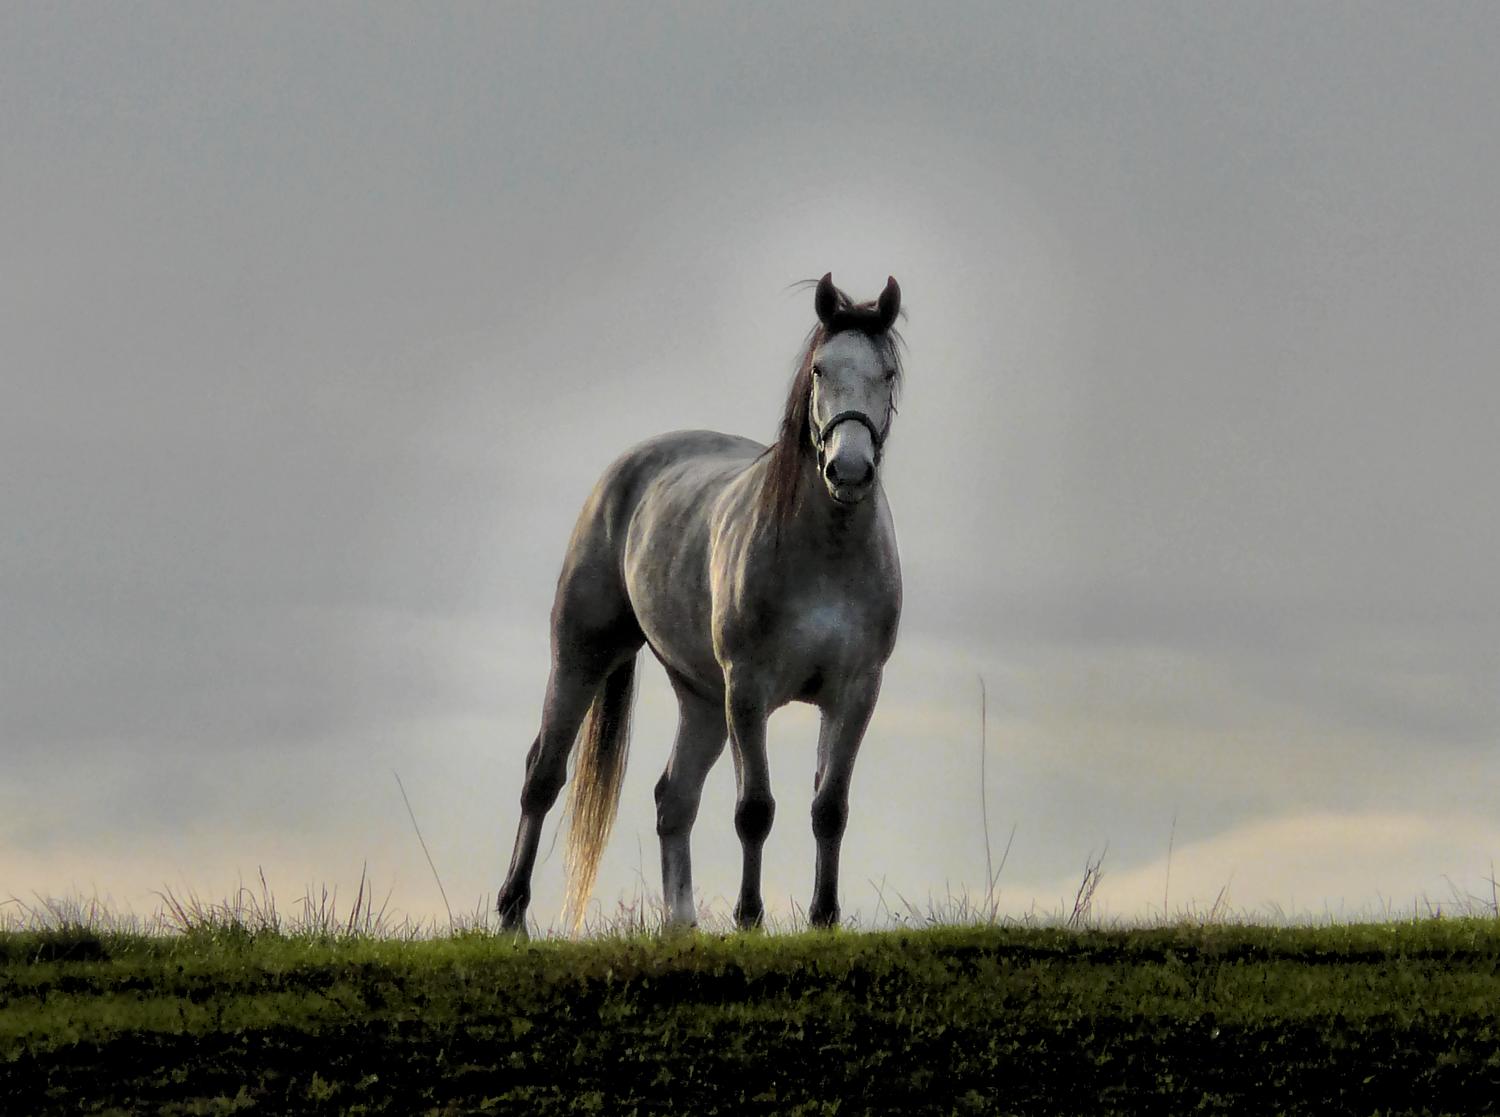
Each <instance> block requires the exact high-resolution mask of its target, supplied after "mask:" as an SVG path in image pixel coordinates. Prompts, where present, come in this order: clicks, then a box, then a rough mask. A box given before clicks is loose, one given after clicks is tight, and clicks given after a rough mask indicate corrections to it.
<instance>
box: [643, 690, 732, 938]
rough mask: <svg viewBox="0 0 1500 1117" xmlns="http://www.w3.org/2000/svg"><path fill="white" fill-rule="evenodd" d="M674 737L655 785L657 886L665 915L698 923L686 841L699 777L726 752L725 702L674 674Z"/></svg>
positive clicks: (699, 789)
mask: <svg viewBox="0 0 1500 1117" xmlns="http://www.w3.org/2000/svg"><path fill="white" fill-rule="evenodd" d="M672 685H673V689H674V690H675V691H676V692H677V706H678V720H677V740H676V742H675V743H674V744H673V745H672V757H671V759H670V760H669V761H668V762H667V770H666V771H665V772H663V773H662V776H661V779H660V780H658V781H657V784H656V833H657V836H658V837H660V838H661V886H662V899H663V902H664V904H665V905H666V910H667V920H668V921H669V922H671V923H675V924H678V925H680V926H691V925H693V924H694V923H696V922H697V919H696V913H695V911H694V907H693V865H692V855H691V851H690V843H691V838H692V833H693V820H694V819H696V818H697V817H698V802H699V800H700V799H701V798H702V796H703V781H704V779H706V778H707V776H708V772H709V769H710V768H712V767H713V766H714V762H715V761H716V760H718V759H719V757H720V756H721V755H722V754H723V752H724V740H725V737H726V735H727V733H728V729H727V728H726V726H725V722H724V703H723V702H722V701H720V700H717V699H705V698H700V697H699V696H698V695H696V694H693V693H692V692H691V691H689V690H688V689H687V688H686V687H685V686H683V685H681V684H680V683H679V682H678V681H677V680H676V679H674V680H673V682H672Z"/></svg>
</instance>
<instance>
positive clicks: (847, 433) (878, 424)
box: [808, 273, 901, 505]
mask: <svg viewBox="0 0 1500 1117" xmlns="http://www.w3.org/2000/svg"><path fill="white" fill-rule="evenodd" d="M815 305H816V307H817V311H818V320H819V321H820V322H821V323H822V330H821V331H820V333H821V339H820V340H819V341H818V342H817V344H815V345H814V347H813V349H812V352H811V355H810V356H811V365H810V368H811V374H812V375H811V379H812V384H811V389H810V392H811V394H810V397H809V400H808V437H810V438H811V439H812V445H813V450H814V451H815V452H816V454H817V461H818V472H819V474H820V475H821V476H822V478H823V484H824V485H825V486H827V488H828V495H829V496H831V497H832V498H833V499H834V500H835V501H837V502H838V503H839V504H842V505H854V504H858V503H859V502H860V501H862V500H864V499H865V497H867V496H868V495H869V494H870V492H871V491H872V490H873V489H874V487H875V475H876V470H877V469H878V468H879V466H880V456H881V450H882V449H883V447H884V445H885V438H886V435H887V434H889V433H890V429H891V419H892V417H893V416H894V415H895V413H896V406H895V393H896V387H897V380H898V377H899V374H900V361H899V360H898V357H897V349H896V338H895V335H894V334H893V333H892V332H891V327H892V326H893V325H894V324H895V321H896V315H897V314H898V313H899V312H900V310H901V288H900V287H898V286H897V285H896V280H895V278H894V277H892V278H890V279H888V280H887V281H886V285H885V290H884V291H882V292H881V294H880V298H879V299H878V300H877V301H875V302H874V303H867V304H864V305H855V304H853V303H851V302H850V301H849V298H848V296H846V295H845V294H844V293H843V292H842V291H840V290H839V289H838V288H837V287H835V286H834V285H833V276H832V274H831V273H830V274H828V275H825V276H824V277H823V278H822V279H821V280H819V281H818V287H817V294H816V297H815Z"/></svg>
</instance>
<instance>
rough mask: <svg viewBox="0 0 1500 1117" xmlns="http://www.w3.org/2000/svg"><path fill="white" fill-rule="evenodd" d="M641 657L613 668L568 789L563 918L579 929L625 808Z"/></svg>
mask: <svg viewBox="0 0 1500 1117" xmlns="http://www.w3.org/2000/svg"><path fill="white" fill-rule="evenodd" d="M635 661H636V657H635V656H631V657H630V658H629V659H627V660H626V661H625V662H624V663H622V664H620V666H618V667H616V668H615V669H614V670H613V671H611V672H610V673H609V675H608V677H606V678H605V680H604V685H603V686H602V687H600V689H599V693H598V694H597V695H595V697H594V701H593V704H592V705H591V706H589V713H588V718H587V719H586V720H585V721H584V723H583V732H582V734H581V740H580V742H579V746H578V763H577V765H576V767H575V769H574V772H573V784H572V787H570V788H569V789H568V813H569V814H570V815H571V816H572V821H571V823H570V824H569V826H568V846H567V854H566V856H565V858H564V864H565V865H566V867H567V874H568V897H567V903H566V904H565V905H564V906H563V922H564V923H566V924H570V925H571V926H572V928H573V930H574V931H577V930H578V928H579V927H580V926H582V924H583V913H584V909H585V908H586V907H587V905H588V902H589V896H590V895H592V893H593V891H594V881H595V880H596V879H597V878H598V876H599V858H600V857H601V856H602V855H603V854H604V843H605V842H607V841H608V840H609V831H610V828H611V827H613V826H614V824H615V814H616V813H617V812H618V811H619V808H620V785H621V784H622V783H623V782H624V779H625V761H626V759H627V758H628V757H629V755H630V710H631V707H632V706H634V705H635Z"/></svg>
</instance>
